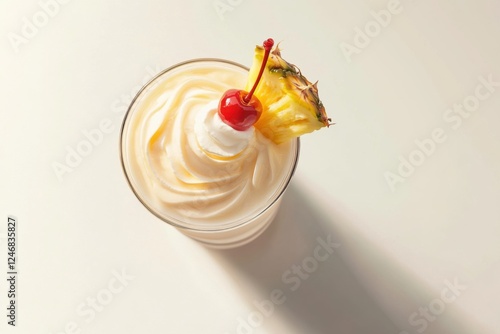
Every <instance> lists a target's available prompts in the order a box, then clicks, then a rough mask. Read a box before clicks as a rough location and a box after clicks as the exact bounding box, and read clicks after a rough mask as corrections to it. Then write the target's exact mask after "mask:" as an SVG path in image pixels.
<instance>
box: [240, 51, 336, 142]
mask: <svg viewBox="0 0 500 334" xmlns="http://www.w3.org/2000/svg"><path fill="white" fill-rule="evenodd" d="M263 58H264V48H263V47H262V46H259V45H258V46H256V48H255V55H254V59H253V64H252V67H251V68H250V72H249V76H248V81H247V85H246V87H245V90H246V91H248V90H250V89H251V88H252V85H253V83H254V82H255V80H256V78H257V76H258V73H259V70H260V67H261V64H262V61H263ZM254 94H255V95H256V96H257V98H258V99H259V100H260V102H261V103H262V107H263V110H262V115H261V116H260V118H259V120H258V121H257V123H256V124H255V125H254V126H255V128H256V129H257V130H259V131H260V132H261V133H262V134H263V135H264V136H266V137H267V138H269V139H271V140H272V141H273V142H275V143H276V144H280V143H283V142H285V141H287V140H289V139H291V138H295V137H298V136H300V135H303V134H305V133H309V132H312V131H314V130H318V129H320V128H322V127H325V126H326V127H328V126H330V125H331V123H330V119H329V118H328V116H327V115H326V112H325V107H324V106H323V103H322V102H321V101H320V99H319V96H318V87H317V82H316V83H314V84H313V83H311V82H310V81H309V80H307V79H306V78H305V77H304V76H303V75H302V74H301V72H300V70H299V68H298V67H297V66H295V65H292V64H290V63H288V62H287V61H286V60H284V59H283V58H281V52H280V49H279V45H277V46H276V47H274V49H273V50H272V51H271V53H270V55H269V59H268V60H267V64H266V68H265V70H264V73H263V75H262V78H261V80H260V82H259V84H258V86H257V88H256V90H255V93H254Z"/></svg>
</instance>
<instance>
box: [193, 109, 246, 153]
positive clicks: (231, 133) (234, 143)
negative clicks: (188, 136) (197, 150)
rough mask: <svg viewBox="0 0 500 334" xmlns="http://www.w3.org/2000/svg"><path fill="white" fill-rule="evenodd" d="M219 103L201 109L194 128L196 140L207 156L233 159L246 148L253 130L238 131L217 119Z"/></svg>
mask: <svg viewBox="0 0 500 334" xmlns="http://www.w3.org/2000/svg"><path fill="white" fill-rule="evenodd" d="M218 107H219V101H217V100H215V101H211V102H210V103H208V104H207V105H206V106H205V107H204V108H202V109H201V110H200V111H199V112H198V115H196V121H195V126H194V132H195V134H196V139H197V140H198V144H199V145H200V147H201V149H202V150H203V151H205V152H207V153H209V154H214V155H217V156H220V157H224V158H230V157H233V156H235V155H237V154H239V153H241V152H242V151H243V150H244V149H245V148H247V146H248V144H249V143H250V140H251V139H252V137H253V135H254V128H253V127H250V128H249V129H248V130H245V131H238V130H235V129H233V128H232V127H231V126H229V125H227V124H226V123H224V122H223V121H222V119H221V118H220V117H219V114H218V110H217V108H218Z"/></svg>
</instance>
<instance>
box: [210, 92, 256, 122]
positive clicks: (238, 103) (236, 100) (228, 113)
mask: <svg viewBox="0 0 500 334" xmlns="http://www.w3.org/2000/svg"><path fill="white" fill-rule="evenodd" d="M247 94H248V93H247V92H245V91H244V90H240V89H230V90H228V91H227V92H225V93H224V96H222V99H221V100H220V102H219V116H220V118H221V119H222V121H223V122H224V123H226V124H228V125H230V126H231V127H232V128H233V129H235V130H238V131H245V130H247V129H249V128H250V127H251V126H252V125H254V124H255V122H257V120H258V119H259V117H260V114H261V113H262V104H261V103H260V101H259V99H257V97H255V96H252V98H251V99H250V101H249V102H245V101H244V98H245V96H247Z"/></svg>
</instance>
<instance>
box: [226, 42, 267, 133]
mask: <svg viewBox="0 0 500 334" xmlns="http://www.w3.org/2000/svg"><path fill="white" fill-rule="evenodd" d="M273 45H274V41H273V39H272V38H268V39H267V40H265V41H264V43H263V46H264V50H265V53H264V59H263V60H262V65H261V67H260V71H259V74H258V75H257V79H256V80H255V83H254V84H253V87H252V89H251V90H250V92H245V91H244V90H241V89H229V90H228V91H226V92H225V93H224V95H223V96H222V98H221V99H220V101H219V116H220V118H221V119H222V121H223V122H224V123H226V124H227V125H229V126H231V127H232V128H233V129H235V130H238V131H245V130H247V129H249V128H250V127H251V126H252V125H254V124H255V122H257V120H258V119H259V117H260V114H261V113H262V104H261V103H260V101H259V99H258V98H257V97H256V96H254V95H253V93H254V92H255V89H256V88H257V85H258V84H259V81H260V78H261V77H262V73H264V69H265V67H266V64H267V59H268V58H269V53H270V52H271V48H272V47H273Z"/></svg>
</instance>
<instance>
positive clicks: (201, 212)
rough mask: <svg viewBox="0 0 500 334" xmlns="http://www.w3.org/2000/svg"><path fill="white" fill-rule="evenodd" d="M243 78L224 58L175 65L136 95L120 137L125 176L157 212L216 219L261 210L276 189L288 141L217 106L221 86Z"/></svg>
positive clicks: (287, 159) (288, 155) (289, 152)
mask: <svg viewBox="0 0 500 334" xmlns="http://www.w3.org/2000/svg"><path fill="white" fill-rule="evenodd" d="M160 79H161V77H160ZM160 79H157V80H160ZM245 80H246V73H244V72H242V73H238V72H236V71H235V70H234V69H231V68H228V67H227V66H226V67H221V68H216V67H214V66H210V67H207V68H201V69H194V68H193V69H189V70H186V71H184V72H183V71H177V73H173V74H170V76H169V77H168V80H167V79H165V80H160V81H159V82H158V83H157V84H155V85H152V86H151V87H150V88H148V89H146V90H145V91H143V92H142V94H141V96H140V97H139V99H138V100H137V101H136V110H134V113H133V114H134V115H133V119H131V120H130V124H131V125H130V129H129V130H128V131H129V132H130V135H129V136H128V140H127V142H126V144H127V145H129V152H130V154H131V155H132V159H129V160H131V161H133V163H132V166H131V173H130V174H132V175H131V176H132V177H131V180H132V182H133V183H134V184H135V186H134V188H135V189H140V190H139V191H140V192H141V194H140V195H141V196H142V197H144V198H146V202H151V203H152V204H150V203H147V204H148V205H149V206H154V208H155V210H157V211H158V212H160V214H161V215H162V216H165V217H170V218H171V219H173V220H176V219H177V220H179V221H184V222H185V221H186V220H187V221H191V222H195V223H199V222H203V223H212V224H216V225H218V226H219V225H220V226H222V225H224V224H226V223H231V222H235V221H240V220H241V221H244V220H245V219H248V217H249V216H252V215H255V214H256V213H258V212H260V211H262V210H263V209H265V206H266V205H269V204H270V203H271V201H272V200H273V199H274V198H276V197H277V196H278V194H279V192H281V189H282V185H283V184H284V183H286V182H287V176H288V175H289V174H290V172H291V167H290V166H293V164H294V160H295V149H296V148H295V146H294V145H292V143H284V144H281V145H276V144H274V143H272V142H271V141H269V140H268V139H266V138H265V137H264V136H262V135H261V134H260V133H259V131H256V130H254V128H253V127H252V128H251V129H249V130H247V131H237V130H234V129H232V128H231V127H230V126H228V125H226V124H225V123H224V122H222V120H221V119H220V117H219V116H218V114H217V108H218V102H219V99H220V97H221V96H222V94H223V93H224V92H225V91H226V90H227V89H230V88H234V87H242V86H243V85H244V82H245ZM265 203H267V204H265ZM174 223H175V221H174Z"/></svg>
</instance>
